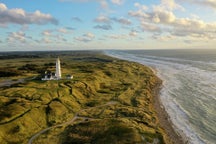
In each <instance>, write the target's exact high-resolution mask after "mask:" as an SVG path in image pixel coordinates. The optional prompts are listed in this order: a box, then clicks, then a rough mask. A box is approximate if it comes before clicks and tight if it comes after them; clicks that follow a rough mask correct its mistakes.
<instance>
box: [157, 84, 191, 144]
mask: <svg viewBox="0 0 216 144" xmlns="http://www.w3.org/2000/svg"><path fill="white" fill-rule="evenodd" d="M161 85H162V84H161V83H159V84H158V85H157V86H156V87H155V89H154V107H155V110H156V112H157V116H158V118H159V123H160V126H161V127H162V128H163V129H164V130H165V132H166V134H167V136H168V141H169V143H173V144H186V143H187V142H186V140H184V139H183V138H182V137H181V136H180V135H179V134H178V133H177V132H176V131H175V129H174V128H173V124H172V122H171V121H170V118H169V115H168V114H167V112H166V110H165V109H164V106H163V105H162V103H161V101H160V90H161Z"/></svg>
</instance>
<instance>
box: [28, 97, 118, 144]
mask: <svg viewBox="0 0 216 144" xmlns="http://www.w3.org/2000/svg"><path fill="white" fill-rule="evenodd" d="M115 104H117V102H114V101H111V102H108V103H106V104H104V105H100V106H95V107H91V108H86V109H82V110H80V111H78V112H77V113H76V114H75V116H74V117H73V118H72V119H71V120H69V121H67V122H64V123H61V124H58V125H55V126H51V127H48V128H45V129H43V130H41V131H39V132H38V133H36V134H34V135H33V136H32V137H31V138H30V139H29V141H28V144H32V142H33V141H34V140H35V139H36V138H37V137H39V136H40V135H41V134H43V133H45V132H46V131H48V130H50V129H53V128H57V127H61V126H66V125H69V124H72V123H73V122H74V121H76V120H77V119H78V118H81V119H83V121H85V120H86V119H93V118H89V117H80V116H78V115H79V113H81V112H83V111H85V110H90V109H94V108H100V107H104V106H109V105H115Z"/></svg>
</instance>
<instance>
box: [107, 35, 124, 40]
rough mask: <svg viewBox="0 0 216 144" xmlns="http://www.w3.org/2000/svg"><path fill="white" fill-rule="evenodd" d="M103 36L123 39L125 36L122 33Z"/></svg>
mask: <svg viewBox="0 0 216 144" xmlns="http://www.w3.org/2000/svg"><path fill="white" fill-rule="evenodd" d="M105 37H106V38H111V39H125V38H126V37H127V36H126V35H124V34H111V35H105Z"/></svg>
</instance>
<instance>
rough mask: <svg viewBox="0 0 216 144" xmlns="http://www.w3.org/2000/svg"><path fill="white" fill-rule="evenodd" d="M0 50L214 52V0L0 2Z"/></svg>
mask: <svg viewBox="0 0 216 144" xmlns="http://www.w3.org/2000/svg"><path fill="white" fill-rule="evenodd" d="M0 34H1V35H0V51H14V50H15V51H23V50H24V51H26V50H28V51H31V50H84V49H181V48H184V49H185V48H190V49H193V48H194V49H202V48H203V49H214V48H216V47H215V46H216V1H215V0H155V1H151V0H150V1H147V0H16V1H14V0H0Z"/></svg>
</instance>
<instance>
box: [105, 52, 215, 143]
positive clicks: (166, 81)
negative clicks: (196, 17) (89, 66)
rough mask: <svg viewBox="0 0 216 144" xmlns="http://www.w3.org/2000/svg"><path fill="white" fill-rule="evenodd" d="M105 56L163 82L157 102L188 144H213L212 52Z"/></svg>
mask: <svg viewBox="0 0 216 144" xmlns="http://www.w3.org/2000/svg"><path fill="white" fill-rule="evenodd" d="M105 54H107V55H109V56H112V57H116V58H120V59H124V60H128V61H133V62H138V63H140V64H143V65H146V66H149V67H150V68H152V69H153V70H154V72H155V73H156V75H157V76H158V77H159V78H160V79H162V80H163V84H162V89H161V91H160V100H161V102H162V104H163V106H164V108H165V110H166V111H167V113H168V115H169V117H170V120H171V122H172V124H173V127H174V129H175V130H176V132H177V133H178V134H180V135H181V136H182V137H183V138H184V139H185V140H186V141H187V143H189V144H216V50H128V51H117V50H109V51H105Z"/></svg>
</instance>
